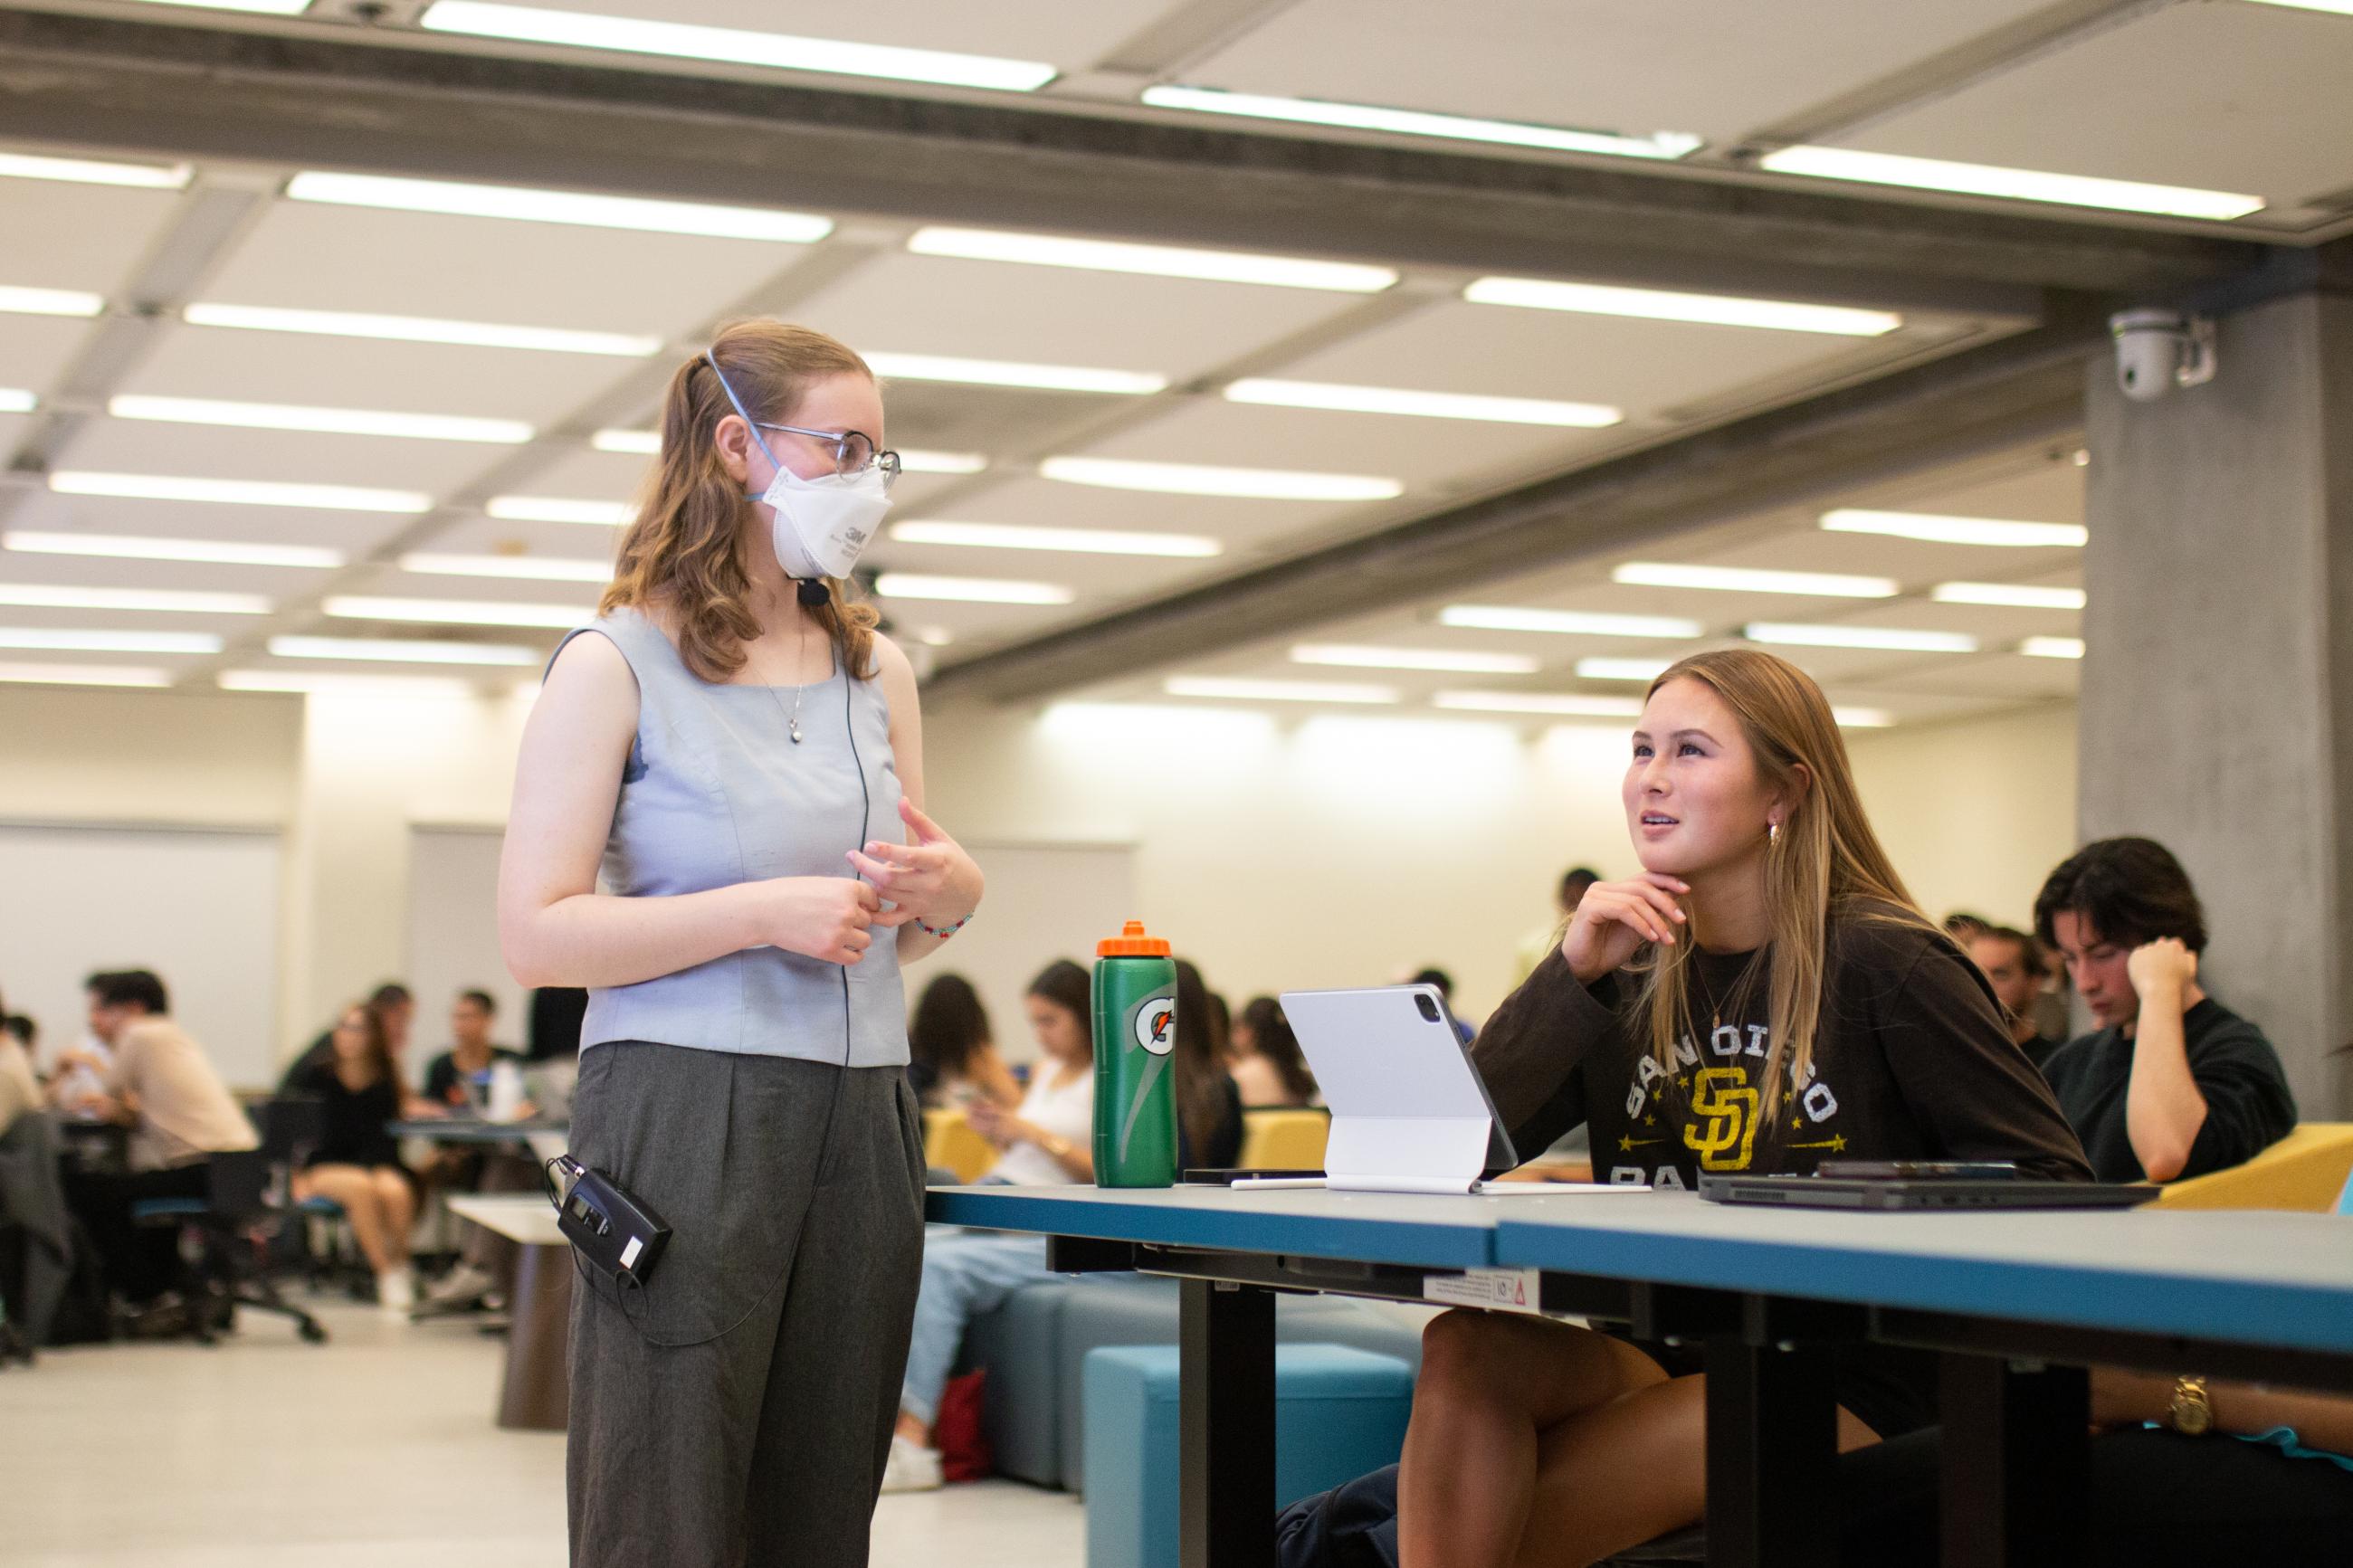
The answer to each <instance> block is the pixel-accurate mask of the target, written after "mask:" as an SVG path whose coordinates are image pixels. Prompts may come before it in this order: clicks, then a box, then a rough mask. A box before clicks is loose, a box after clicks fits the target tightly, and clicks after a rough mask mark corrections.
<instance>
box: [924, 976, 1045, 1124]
mask: <svg viewBox="0 0 2353 1568" xmlns="http://www.w3.org/2000/svg"><path fill="white" fill-rule="evenodd" d="M907 1082H908V1083H909V1085H910V1086H912V1087H913V1089H914V1091H915V1098H916V1099H917V1100H921V1101H922V1102H923V1104H924V1105H925V1106H928V1107H939V1106H944V1105H966V1104H971V1103H975V1102H979V1101H986V1102H987V1103H988V1104H991V1105H994V1106H996V1107H997V1108H998V1109H1000V1110H1012V1109H1013V1108H1014V1107H1015V1106H1018V1105H1019V1104H1020V1103H1021V1086H1020V1085H1019V1084H1018V1083H1016V1082H1015V1081H1014V1080H1013V1071H1012V1069H1011V1068H1008V1067H1007V1066H1006V1065H1005V1058H1004V1057H1002V1056H1001V1055H999V1054H998V1052H997V1041H996V1039H995V1038H994V1037H993V1036H992V1034H991V1032H990V1029H989V1026H988V1012H987V1009H986V1008H984V1007H983V1006H982V1005H980V993H979V992H977V991H976V990H974V989H973V985H972V982H971V981H969V980H966V979H965V977H964V976H963V975H961V974H941V975H935V976H934V978H933V980H932V983H931V984H928V985H926V986H924V987H923V995H922V996H921V997H919V998H917V999H916V1002H915V1016H913V1018H911V1019H909V1020H908V1023H907Z"/></svg>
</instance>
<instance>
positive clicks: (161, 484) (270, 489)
mask: <svg viewBox="0 0 2353 1568" xmlns="http://www.w3.org/2000/svg"><path fill="white" fill-rule="evenodd" d="M49 489H53V490H55V491H57V492H58V494H59V495H68V496H119V497H121V498H124V499H126V500H182V501H206V502H212V503H217V504H221V505H226V506H299V507H310V508H313V509H315V510H321V511H392V512H406V513H409V514H411V515H414V514H416V513H418V512H427V511H431V510H433V498H432V497H431V496H428V495H425V494H422V493H420V492H418V491H417V490H378V489H363V488H361V487H360V486H357V485H290V484H286V483H283V482H281V481H280V480H277V479H192V478H188V477H186V476H184V475H173V474H100V473H91V472H89V471H87V470H84V469H79V468H62V469H59V470H58V471H57V472H55V473H52V474H51V475H50V476H49Z"/></svg>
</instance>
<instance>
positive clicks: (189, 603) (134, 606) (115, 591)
mask: <svg viewBox="0 0 2353 1568" xmlns="http://www.w3.org/2000/svg"><path fill="white" fill-rule="evenodd" d="M0 605H29V606H34V607H37V608H40V609H46V610H160V611H167V612H185V613H186V614H189V615H199V616H266V615H268V614H269V609H270V605H269V600H268V599H265V598H263V597H262V596H261V595H259V594H205V593H197V592H194V591H192V590H185V589H179V588H53V587H51V586H49V585H48V584H45V583H0Z"/></svg>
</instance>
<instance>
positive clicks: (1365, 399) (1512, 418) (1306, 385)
mask: <svg viewBox="0 0 2353 1568" xmlns="http://www.w3.org/2000/svg"><path fill="white" fill-rule="evenodd" d="M1226 401H1227V402H1229V403H1255V404H1262V405H1269V406H1272V407H1276V408H1331V409H1336V410H1338V411H1340V412H1342V413H1345V414H1408V415H1416V416H1420V417H1422V418H1425V419H1478V420H1484V421H1486V422H1488V423H1491V424H1496V425H1555V426H1564V427H1567V428H1569V429H1577V430H1599V429H1603V428H1605V427H1607V426H1611V425H1616V424H1619V423H1620V422H1622V421H1623V420H1624V419H1625V417H1626V416H1625V414H1624V413H1623V412H1621V411H1620V410H1619V409H1615V408H1610V407H1608V406H1606V405H1602V404H1599V403H1555V402H1551V401H1548V400H1546V399H1545V398H1541V397H1482V396H1478V395H1472V394H1471V393H1463V392H1405V391H1400V390H1398V389H1397V388H1395V387H1388V386H1346V385H1342V384H1338V383H1335V382H1328V381H1271V380H1267V379H1265V378H1262V377H1251V378H1249V379H1247V380H1243V381H1237V382H1235V383H1233V384H1231V385H1229V386H1228V387H1227V388H1226Z"/></svg>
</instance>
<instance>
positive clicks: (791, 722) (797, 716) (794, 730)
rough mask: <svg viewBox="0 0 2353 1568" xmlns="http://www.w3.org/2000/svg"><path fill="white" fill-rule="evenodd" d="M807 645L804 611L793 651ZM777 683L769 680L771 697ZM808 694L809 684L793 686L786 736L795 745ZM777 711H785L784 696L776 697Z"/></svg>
mask: <svg viewBox="0 0 2353 1568" xmlns="http://www.w3.org/2000/svg"><path fill="white" fill-rule="evenodd" d="M807 647H808V616H807V613H806V612H804V613H803V615H802V616H801V631H800V636H799V637H798V638H797V639H796V640H795V643H794V647H793V651H794V652H795V653H801V652H804V651H806V650H807ZM776 684H777V683H776V682H775V681H771V682H769V683H768V692H769V695H770V696H771V697H775V696H776ZM807 695H808V688H807V686H805V685H797V686H795V687H794V688H793V710H792V712H791V714H790V715H789V716H788V717H787V718H786V722H785V735H786V738H787V739H788V740H790V741H791V742H792V743H793V744H794V745H796V746H797V745H799V744H800V743H801V700H802V699H803V698H805V697H807ZM784 709H785V703H784V699H782V698H780V697H777V698H776V711H778V712H779V713H781V712H783V711H784Z"/></svg>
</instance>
